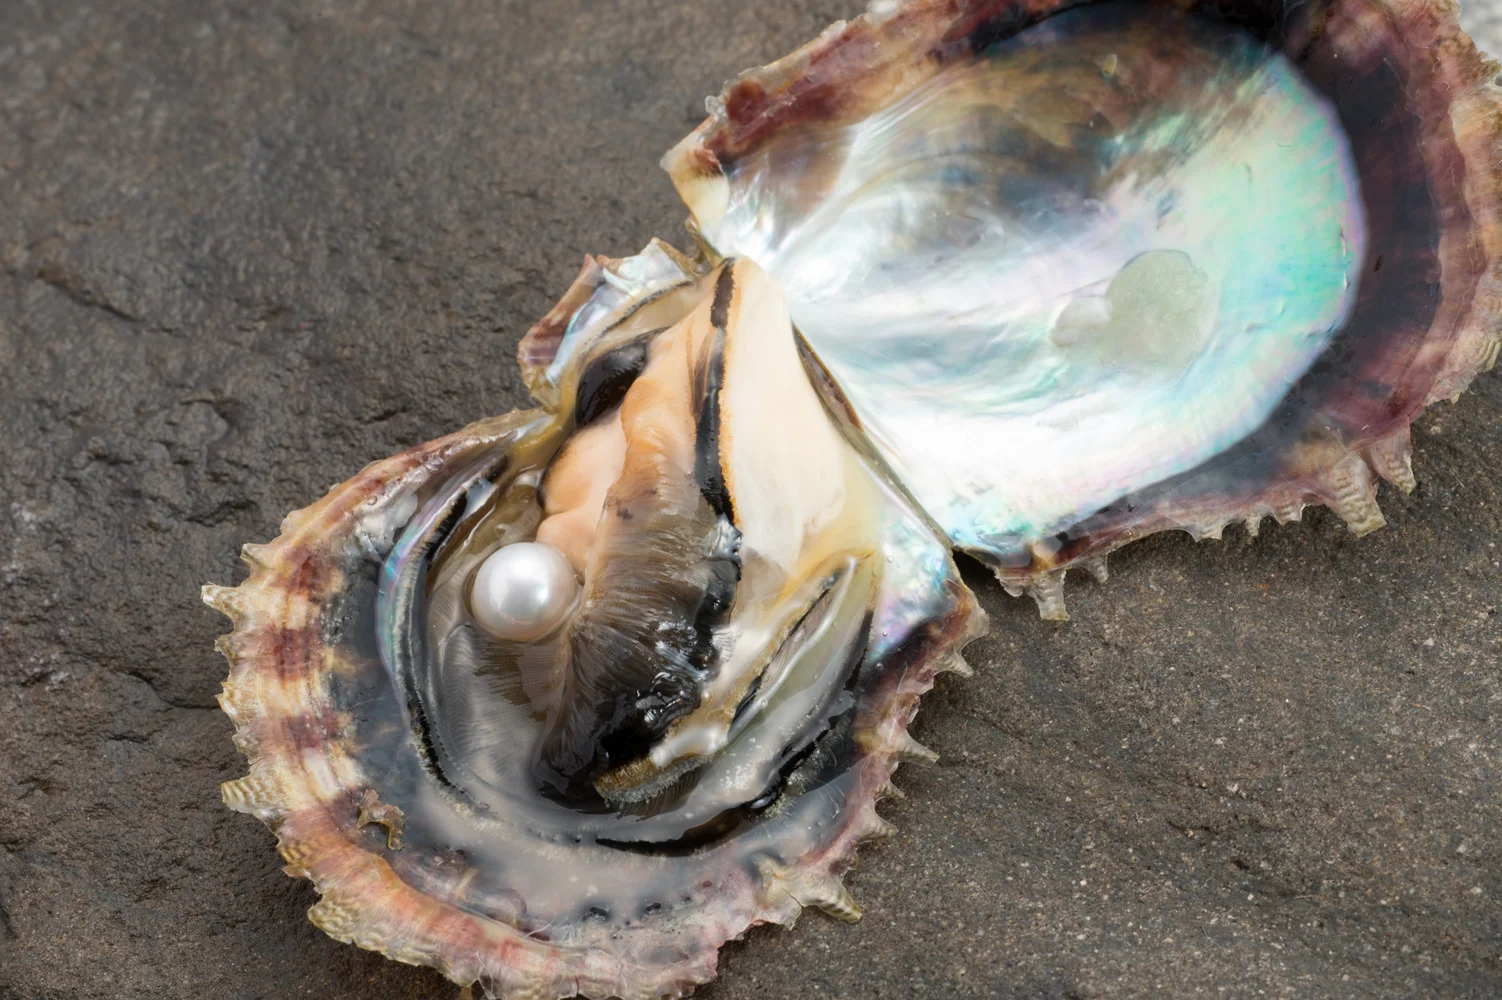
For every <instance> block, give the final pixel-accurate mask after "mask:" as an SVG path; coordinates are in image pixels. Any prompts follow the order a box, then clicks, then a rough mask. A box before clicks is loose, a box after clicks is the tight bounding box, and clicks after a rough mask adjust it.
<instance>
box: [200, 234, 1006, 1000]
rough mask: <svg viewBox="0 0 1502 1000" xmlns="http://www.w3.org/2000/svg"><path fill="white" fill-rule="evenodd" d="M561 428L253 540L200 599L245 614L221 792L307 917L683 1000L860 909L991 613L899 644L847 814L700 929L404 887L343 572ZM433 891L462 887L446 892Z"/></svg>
mask: <svg viewBox="0 0 1502 1000" xmlns="http://www.w3.org/2000/svg"><path fill="white" fill-rule="evenodd" d="M613 263H614V262H609V261H600V262H595V261H591V262H590V265H593V266H590V265H587V266H586V267H585V269H584V273H582V274H581V275H580V279H579V282H578V283H576V287H575V288H574V289H571V292H570V295H571V296H573V297H574V300H576V301H582V299H581V295H582V292H583V287H582V286H589V287H594V286H596V285H597V284H598V283H599V281H600V268H601V267H602V266H604V267H609V266H612V264H613ZM583 298H587V296H583ZM566 301H569V298H568V296H566ZM531 342H532V343H535V342H536V338H534V339H533V341H531ZM558 423H559V421H558V418H556V417H554V418H549V417H548V416H547V414H546V412H545V411H542V410H533V411H527V412H519V413H512V414H509V415H507V416H503V417H497V418H493V419H490V420H485V421H481V422H479V423H476V424H473V425H471V426H470V427H468V428H465V429H464V430H462V431H459V432H457V433H455V434H452V435H449V436H447V437H443V438H439V439H438V440H436V441H432V442H430V443H428V444H424V445H421V446H418V447H416V448H412V449H410V450H408V451H406V452H403V453H401V454H399V455H396V456H394V457H392V458H389V459H386V460H384V461H380V462H376V463H373V464H372V465H370V466H368V467H367V468H365V469H364V470H363V471H361V472H360V473H359V474H358V475H356V476H355V477H353V478H352V479H350V480H349V481H347V482H345V483H343V484H342V485H340V486H338V487H336V488H335V489H334V490H332V491H331V492H330V493H329V494H328V496H326V497H324V498H323V499H322V500H320V501H319V502H318V503H316V504H314V505H313V506H311V507H308V508H306V509H304V510H301V511H298V512H296V513H293V514H291V515H289V516H288V517H287V518H286V520H285V521H284V522H283V524H282V534H281V536H280V537H279V538H277V539H276V540H275V541H273V542H271V543H270V544H267V545H247V546H245V548H244V550H243V558H244V560H245V562H246V563H247V564H248V565H249V567H250V571H251V572H250V576H249V578H248V579H246V580H245V581H244V582H243V583H242V584H240V585H239V586H238V587H233V588H230V587H218V586H212V585H211V586H207V587H205V588H203V599H204V601H205V602H206V603H207V604H209V605H210V606H211V607H213V608H216V609H217V610H219V611H221V612H223V613H224V614H225V615H227V616H228V617H229V618H230V619H231V620H232V621H233V623H234V630H233V631H232V632H231V633H230V634H228V635H225V636H223V637H222V638H221V639H220V640H219V642H218V644H217V648H218V649H219V650H220V652H222V653H223V654H224V655H225V657H226V658H227V659H228V660H229V662H230V675H229V678H228V679H227V680H226V681H225V683H224V690H223V693H222V694H221V695H220V697H219V703H220V705H221V707H222V708H223V709H224V711H225V713H226V714H228V715H229V717H230V718H231V720H232V721H233V722H234V725H235V736H234V740H235V744H236V746H237V747H239V749H240V750H241V752H243V753H244V754H245V756H246V758H247V759H248V760H249V762H250V773H249V774H248V775H247V776H246V777H244V778H241V779H239V780H236V781H230V782H226V783H225V784H224V785H223V786H222V795H223V799H224V802H225V804H226V805H227V806H229V807H230V808H231V809H234V810H236V811H238V812H244V813H249V814H251V815H253V816H256V817H258V818H259V819H260V820H261V821H262V822H264V823H265V824H266V825H267V826H268V827H270V828H271V829H272V831H273V832H275V834H276V836H277V847H278V850H279V851H280V852H281V855H282V857H283V858H284V859H285V860H286V862H287V864H286V868H285V870H286V872H287V873H288V874H289V875H292V876H294V877H299V878H307V879H309V880H310V881H312V882H313V884H314V887H315V888H316V889H317V891H318V892H319V893H320V895H321V897H322V898H321V899H320V900H319V902H318V903H317V904H316V905H315V906H313V907H312V908H311V909H310V910H309V914H308V915H309V918H310V919H311V920H312V921H313V923H314V924H316V925H317V926H318V927H319V928H321V929H322V930H324V931H325V932H326V933H328V934H329V935H330V936H332V937H334V938H335V939H337V940H339V941H343V942H346V943H351V944H355V945H358V946H360V947H362V948H366V949H369V950H372V951H377V952H380V953H382V954H384V955H386V956H388V957H390V958H392V959H395V960H397V961H400V962H405V963H408V964H413V965H430V966H433V967H434V968H436V969H438V970H439V971H440V972H442V973H443V974H444V975H445V976H447V977H448V978H449V979H451V980H453V981H454V982H456V983H458V984H460V985H461V986H466V987H468V986H474V987H475V988H476V989H478V990H479V991H481V992H483V994H484V995H485V996H487V997H500V998H505V1000H553V998H558V997H570V996H575V995H583V996H587V997H598V998H604V997H623V998H628V1000H636V998H643V1000H645V998H657V997H678V996H683V995H685V994H687V993H689V992H691V991H692V990H693V989H694V987H695V986H696V985H698V984H701V983H704V982H707V981H709V980H710V979H712V978H713V977H714V975H715V969H716V962H717V956H718V951H719V949H720V947H721V946H722V945H723V944H725V942H727V941H730V940H732V939H737V938H739V937H741V936H742V935H743V934H744V933H745V932H746V931H747V930H748V929H749V928H751V927H754V926H756V925H758V924H765V923H773V924H782V925H791V924H792V923H793V921H794V920H795V919H796V918H797V916H798V914H799V912H800V911H801V910H802V908H803V907H805V906H815V907H818V908H820V909H822V910H824V911H826V912H828V913H830V914H832V915H834V916H836V917H838V918H841V919H846V920H853V919H857V918H858V917H859V915H860V911H859V909H858V908H857V907H856V905H855V903H854V902H853V901H852V900H851V898H850V896H849V894H848V893H847V892H846V890H845V887H844V885H843V884H842V881H841V876H842V875H843V873H844V872H845V871H846V870H847V869H848V868H849V867H850V865H851V864H852V863H853V861H854V855H855V851H856V848H857V847H858V846H859V844H861V843H862V842H864V841H866V840H870V839H875V838H880V837H885V836H887V835H889V834H890V833H891V832H892V827H891V826H890V824H888V823H887V822H886V821H884V820H883V819H881V818H880V817H879V816H878V815H877V814H876V802H877V801H878V800H879V799H881V798H882V797H884V796H886V795H888V794H891V793H892V792H893V791H894V789H893V787H892V785H891V777H892V774H893V772H894V771H895V770H896V768H897V766H898V764H899V763H902V762H903V761H910V760H911V761H930V760H932V759H933V757H934V755H933V754H932V753H931V752H930V751H928V750H926V749H925V748H923V747H922V746H920V745H918V744H917V743H916V742H915V741H913V739H912V738H911V737H910V736H909V735H908V732H907V729H908V724H909V722H910V721H911V720H912V718H913V716H914V715H915V714H916V712H917V708H918V700H919V698H920V696H921V695H923V694H924V693H925V692H927V691H928V690H929V689H930V688H931V687H932V686H933V683H934V679H935V677H936V676H937V674H938V673H940V672H943V671H946V670H949V671H959V672H962V673H966V674H968V673H969V668H968V666H966V664H965V661H964V660H963V659H962V658H961V657H960V655H959V650H960V648H961V647H962V646H963V645H964V644H965V643H966V642H968V641H969V640H970V639H972V638H974V637H975V636H976V635H978V634H979V633H980V632H982V631H983V630H984V615H983V614H982V613H981V612H980V611H979V609H978V608H977V606H976V604H975V602H974V598H973V597H972V595H970V594H969V592H968V591H963V589H962V588H961V589H960V590H959V591H958V592H957V593H956V594H955V597H956V602H955V611H954V612H953V613H952V614H950V615H948V616H947V617H946V618H944V619H942V620H940V621H935V622H931V623H929V624H928V625H927V626H925V627H924V629H923V631H922V634H921V635H920V636H918V637H917V639H916V640H915V641H913V642H911V643H908V644H906V645H905V648H904V650H903V651H902V652H901V653H900V655H901V657H903V658H904V659H905V662H902V663H898V664H897V667H898V669H892V670H885V671H883V672H882V674H881V678H882V679H881V681H880V682H879V684H878V685H877V687H876V689H875V690H874V691H873V692H872V693H871V695H870V696H869V697H868V698H866V699H864V700H863V702H862V705H861V708H860V710H859V713H858V715H857V717H856V719H855V720H854V742H855V745H856V746H857V747H858V748H859V754H858V759H857V760H856V762H855V764H854V765H853V769H852V772H851V778H852V780H851V783H850V791H849V797H848V799H847V807H846V808H845V809H843V810H842V811H841V813H840V814H839V821H838V822H837V823H835V824H831V826H830V828H829V829H828V830H825V831H821V837H820V838H819V840H818V841H817V845H816V846H815V847H814V849H812V850H810V851H808V852H807V853H805V854H804V855H803V856H801V857H799V858H797V859H796V861H794V862H792V863H789V864H784V865H780V866H779V865H772V864H765V865H762V866H760V868H759V869H757V870H755V871H744V870H734V871H726V872H724V873H723V875H722V877H721V880H720V882H719V884H718V885H716V886H715V889H714V891H713V893H712V894H710V895H709V896H708V898H706V900H705V901H704V903H703V905H702V906H700V907H699V908H698V909H697V911H696V912H695V913H694V914H693V918H694V919H693V921H692V923H691V930H690V931H689V932H688V933H687V934H685V932H684V924H683V923H678V924H676V925H674V926H673V927H671V928H666V929H664V930H662V931H656V930H653V929H651V928H644V927H639V928H634V929H633V932H632V934H633V936H632V937H631V939H630V942H629V944H627V945H625V946H624V947H615V948H607V947H591V946H580V945H578V944H572V945H570V944H566V943H560V942H557V941H551V940H546V939H543V938H540V937H537V936H532V935H529V934H526V933H523V932H522V931H520V930H518V929H517V928H516V927H514V926H512V925H510V924H508V923H506V922H504V921H501V920H497V919H493V918H492V917H489V916H486V915H484V914H482V913H479V912H476V910H475V909H473V908H467V907H466V905H465V903H466V898H465V894H464V890H463V886H464V885H466V883H467V880H466V879H465V878H463V877H460V878H458V879H455V880H452V881H450V882H448V883H439V882H436V881H433V880H427V881H426V882H425V884H424V885H423V887H422V888H419V887H418V886H417V885H414V884H413V881H412V880H411V879H412V877H413V876H414V875H417V874H420V868H421V865H420V864H419V863H418V862H417V861H416V860H415V859H414V858H412V856H411V855H412V849H411V846H410V845H408V846H407V847H406V848H405V850H406V856H404V855H403V853H402V852H403V850H404V845H403V843H402V838H401V825H400V823H401V816H400V811H399V810H392V809H391V807H390V806H386V805H383V804H382V803H381V802H380V797H379V791H380V789H379V787H378V784H379V781H380V778H381V776H380V775H376V774H366V773H364V772H363V769H362V764H361V753H360V751H361V747H360V745H359V743H358V737H357V728H358V727H357V726H356V724H355V720H354V719H353V717H352V716H351V715H350V714H349V712H348V710H347V709H344V708H341V707H340V699H339V698H337V697H335V691H336V689H338V688H339V687H340V686H341V685H342V686H344V687H346V688H347V687H348V685H349V675H351V674H352V673H354V672H356V671H361V670H363V671H366V672H367V675H368V671H369V670H370V667H369V664H368V663H367V664H363V665H362V664H361V663H359V662H358V661H357V658H356V657H353V656H351V655H349V652H348V649H349V645H350V644H349V642H348V636H347V635H345V634H344V633H345V632H346V630H349V629H351V628H353V627H355V626H353V625H352V624H351V623H352V622H353V621H354V620H357V619H358V617H359V616H358V614H354V613H352V611H351V608H350V607H349V606H348V605H349V600H348V597H349V592H350V591H351V590H352V589H353V588H352V585H351V582H350V581H349V580H348V579H347V573H346V569H345V567H347V566H349V565H351V562H350V560H351V559H352V558H354V559H356V560H357V561H358V560H359V559H361V558H368V555H362V553H366V552H368V550H369V549H370V548H371V545H372V540H373V539H375V544H376V545H377V546H379V544H380V543H379V536H381V535H382V534H385V535H387V536H389V535H390V534H391V533H392V532H393V531H395V530H397V529H398V528H399V527H400V523H401V521H402V519H403V517H402V513H401V512H402V511H403V510H404V509H405V510H407V511H410V509H411V502H412V498H413V497H415V496H416V495H417V494H418V493H419V492H420V491H422V490H424V488H427V487H432V486H435V485H437V484H438V483H440V482H441V481H442V480H443V479H444V478H445V477H446V476H449V475H452V473H453V470H454V469H455V468H458V467H462V466H466V465H468V464H470V463H472V462H473V461H474V460H475V458H476V456H478V455H481V454H485V453H493V452H494V451H496V450H497V449H506V448H509V447H512V446H514V445H516V444H517V443H518V442H519V441H520V440H521V438H522V437H524V436H526V435H529V434H536V433H539V431H538V428H539V427H540V426H541V427H543V431H542V432H553V431H556V429H557V427H558ZM404 505H405V506H404ZM389 543H390V539H389V537H387V539H386V544H388V545H389ZM956 587H958V585H957V584H956ZM894 655H899V654H894ZM413 752H415V750H414V751H413ZM438 884H446V885H449V886H451V887H453V888H451V889H450V890H449V891H447V892H435V891H434V886H435V885H438Z"/></svg>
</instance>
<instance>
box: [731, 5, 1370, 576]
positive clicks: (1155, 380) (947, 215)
mask: <svg viewBox="0 0 1502 1000" xmlns="http://www.w3.org/2000/svg"><path fill="white" fill-rule="evenodd" d="M1149 13H1150V14H1151V16H1147V15H1148V14H1149ZM1161 46H1168V47H1169V48H1170V49H1171V51H1169V52H1162V51H1159V50H1158V49H1159V47H1161ZM831 161H833V162H834V163H835V164H836V165H835V166H833V167H832V166H830V163H831ZM729 181H730V199H729V205H728V210H727V212H726V214H725V216H724V218H723V220H722V221H720V222H719V224H718V225H717V226H715V227H714V228H713V229H712V230H708V231H706V234H705V235H706V237H707V238H708V239H709V240H710V241H711V242H712V243H713V244H714V246H715V247H716V248H717V249H718V250H720V251H721V252H723V253H726V254H743V255H747V256H750V257H752V258H753V259H755V260H757V261H758V262H760V263H761V264H762V265H763V266H765V267H766V268H768V270H770V271H771V272H772V274H773V275H774V276H775V277H776V278H777V279H778V280H779V281H780V282H781V283H782V284H783V286H784V287H785V289H786V290H787V293H788V298H789V300H790V302H791V305H792V314H793V318H794V321H795V322H796V323H797V325H798V327H799V329H800V330H801V332H802V333H803V335H804V336H805V337H806V338H807V340H808V342H809V343H810V344H811V345H812V347H813V349H814V350H815V352H816V353H817V354H818V355H819V357H820V358H821V359H822V361H823V362H824V363H825V365H826V366H827V367H828V368H829V370H830V372H831V374H832V375H833V376H834V378H835V379H836V381H837V382H838V383H839V384H840V386H841V388H842V389H843V391H844V392H845V393H846V395H847V397H848V398H849V400H850V402H851V403H852V405H853V406H854V408H855V410H856V412H857V413H858V414H859V415H860V417H861V420H862V422H863V425H864V427H865V429H866V431H867V433H868V434H869V436H870V438H871V439H872V441H873V442H874V443H875V445H876V446H877V448H878V449H879V450H880V451H881V452H882V453H883V456H884V457H885V458H886V460H887V461H888V462H889V463H890V465H891V467H892V469H893V471H894V472H895V473H896V475H897V476H898V477H899V478H900V479H901V481H902V482H903V483H904V484H905V485H906V486H907V488H908V489H909V490H911V492H912V494H913V496H914V497H915V498H916V499H917V500H918V502H919V503H920V504H921V505H922V506H923V507H924V508H925V509H926V510H927V511H928V513H929V514H930V515H931V516H932V517H933V518H934V520H935V521H936V522H937V523H938V524H939V525H940V526H941V527H942V528H943V529H944V530H945V531H946V533H947V534H948V535H949V537H950V539H951V540H952V541H953V542H954V544H955V545H956V546H957V547H960V548H963V549H968V550H971V551H975V552H978V553H981V554H984V555H986V556H988V557H990V558H991V559H993V560H994V561H997V562H999V563H1001V564H1003V565H1009V564H1024V565H1025V564H1026V561H1027V558H1028V555H1027V553H1028V548H1029V546H1030V545H1032V544H1035V543H1036V542H1038V541H1039V540H1041V539H1047V538H1048V537H1049V536H1051V535H1053V534H1054V533H1057V532H1059V531H1062V530H1065V529H1068V528H1069V527H1071V526H1072V525H1075V524H1077V523H1078V522H1080V521H1081V520H1082V519H1084V518H1086V517H1088V516H1090V515H1091V514H1092V513H1094V512H1096V511H1098V510H1100V509H1102V508H1103V507H1105V506H1106V505H1108V504H1110V503H1112V502H1113V501H1115V500H1117V499H1119V498H1121V497H1123V496H1126V495H1128V494H1130V493H1131V492H1132V491H1134V490H1138V489H1142V488H1144V487H1147V486H1151V485H1152V484H1154V483H1159V482H1162V481H1163V480H1165V479H1168V478H1170V477H1173V476H1176V475H1178V474H1181V473H1184V472H1187V471H1188V470H1191V469H1193V468H1195V467H1196V466H1198V465H1199V464H1200V463H1203V462H1205V461H1207V460H1208V459H1210V458H1212V457H1213V456H1215V455H1217V454H1219V453H1221V452H1223V451H1225V450H1226V449H1227V448H1229V447H1231V446H1232V445H1234V444H1236V443H1237V442H1238V441H1240V440H1242V439H1243V438H1245V437H1246V436H1247V435H1248V434H1250V433H1251V432H1253V431H1254V430H1256V429H1258V428H1259V427H1260V426H1262V425H1263V424H1264V422H1265V421H1267V419H1268V418H1269V416H1270V415H1271V414H1272V413H1273V412H1274V410H1275V409H1276V407H1277V406H1278V404H1279V402H1280V401H1281V400H1283V398H1284V397H1285V396H1286V395H1287V393H1288V391H1289V389H1290V388H1291V387H1292V386H1293V384H1294V383H1295V382H1296V381H1297V380H1298V379H1299V378H1300V377H1301V376H1302V375H1303V374H1304V373H1305V372H1306V371H1308V370H1309V368H1310V366H1311V365H1312V364H1313V363H1314V362H1315V361H1316V359H1318V358H1319V356H1320V354H1321V353H1322V351H1324V349H1325V348H1326V347H1327V346H1328V345H1329V343H1330V341H1331V339H1332V337H1333V335H1334V334H1335V333H1336V332H1337V331H1338V330H1339V329H1340V328H1341V326H1342V325H1343V324H1344V322H1345V321H1346V320H1347V318H1348V317H1349V315H1350V312H1351V310H1352V307H1353V305H1354V303H1355V300H1356V295H1357V286H1358V282H1359V276H1360V273H1361V271H1362V269H1363V267H1364V262H1365V259H1366V250H1367V247H1366V223H1365V218H1364V214H1363V208H1362V201H1361V193H1360V191H1359V189H1358V182H1357V173H1356V169H1355V166H1354V164H1353V162H1352V156H1351V151H1350V148H1349V145H1348V142H1347V139H1346V137H1345V133H1344V130H1343V128H1342V126H1341V123H1340V121H1339V119H1338V118H1337V116H1336V113H1335V111H1334V109H1333V108H1332V107H1331V105H1330V104H1329V103H1328V102H1327V101H1326V100H1325V99H1324V98H1323V97H1322V96H1321V95H1320V94H1319V93H1318V92H1317V91H1315V90H1314V88H1313V87H1312V86H1311V85H1310V84H1309V83H1308V82H1307V81H1306V80H1305V79H1304V77H1303V76H1302V74H1301V72H1300V71H1299V69H1298V68H1297V67H1296V66H1295V65H1294V64H1293V63H1292V62H1290V61H1289V59H1288V58H1287V57H1285V56H1284V55H1282V54H1281V53H1279V52H1277V51H1274V50H1272V49H1270V48H1268V47H1266V46H1264V45H1263V44H1261V43H1259V42H1258V41H1256V40H1255V39H1254V38H1253V37H1252V36H1251V35H1249V34H1246V33H1244V32H1242V31H1241V30H1239V29H1237V28H1234V27H1231V26H1229V25H1225V24H1221V23H1217V22H1211V21H1206V20H1202V19H1192V18H1189V17H1188V16H1184V15H1177V14H1174V13H1171V12H1167V11H1156V12H1145V11H1144V10H1143V9H1142V8H1140V7H1133V8H1130V9H1128V7H1127V5H1123V4H1112V5H1105V6H1097V7H1090V8H1085V9H1082V10H1078V11H1074V12H1070V13H1066V14H1061V15H1058V16H1056V17H1054V18H1051V19H1049V20H1048V21H1046V22H1044V23H1042V24H1040V25H1038V26H1036V27H1034V28H1031V29H1028V30H1026V31H1023V32H1022V33H1021V34H1019V35H1017V36H1016V37H1014V38H1011V39H1009V40H1007V41H1005V42H1002V43H1000V44H997V45H994V46H992V47H991V48H989V49H988V50H987V51H986V53H985V55H984V57H983V58H979V59H976V60H973V61H969V60H967V61H964V62H962V63H960V64H956V65H954V66H950V67H948V68H946V69H944V70H942V71H940V72H939V73H938V75H937V76H935V77H934V78H933V79H931V80H929V81H928V82H927V83H925V84H923V85H922V86H921V87H919V88H917V89H916V90H915V91H913V92H912V93H910V94H908V95H907V96H906V97H905V98H904V99H903V100H901V101H899V102H897V103H895V104H893V105H891V106H890V107H887V108H886V109H884V110H882V111H880V112H878V113H876V114H874V115H872V116H870V117H869V118H866V119H865V120H864V121H861V122H859V123H858V124H855V125H850V126H846V127H844V128H842V129H839V130H832V129H824V130H819V129H816V128H815V129H805V130H794V131H790V132H789V133H788V134H786V135H785V136H779V137H778V138H777V139H776V140H774V141H773V142H771V143H769V144H768V145H766V146H764V147H763V148H761V149H759V150H757V152H756V153H755V154H753V155H752V156H750V157H748V158H747V159H746V160H744V161H742V162H739V163H737V164H735V167H734V169H733V170H732V171H731V173H730V177H729Z"/></svg>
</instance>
